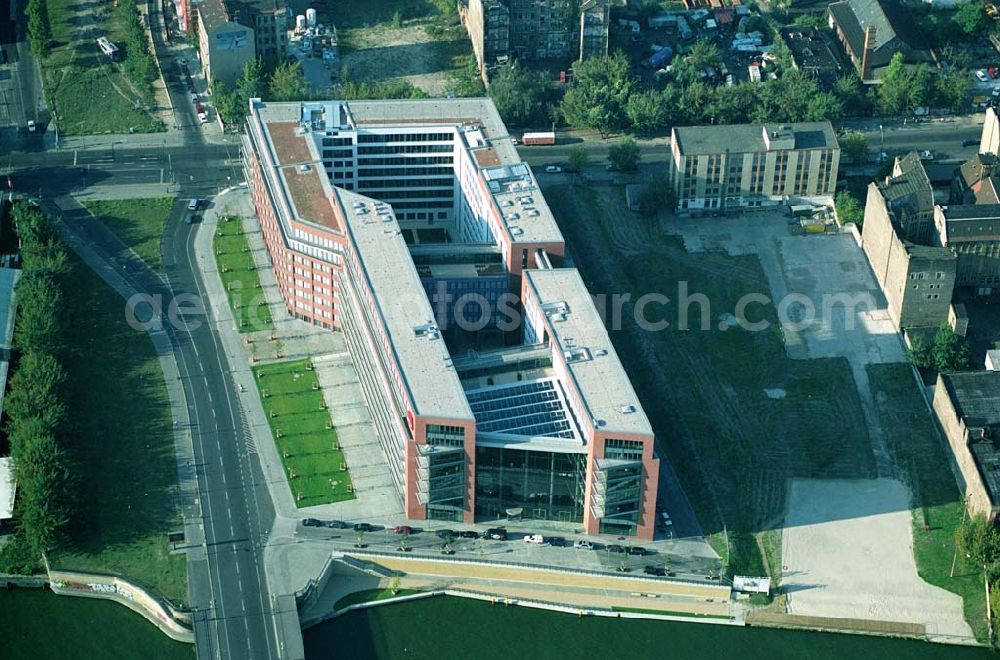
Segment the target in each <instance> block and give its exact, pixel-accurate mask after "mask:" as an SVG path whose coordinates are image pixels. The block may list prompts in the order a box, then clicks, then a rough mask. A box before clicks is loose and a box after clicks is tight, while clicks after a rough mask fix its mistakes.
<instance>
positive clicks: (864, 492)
mask: <svg viewBox="0 0 1000 660" xmlns="http://www.w3.org/2000/svg"><path fill="white" fill-rule="evenodd" d="M782 536H783V539H782V550H783V552H782V558H783V559H782V563H783V566H782V584H783V585H784V590H785V593H786V594H787V609H788V612H789V613H791V614H801V615H807V616H820V617H836V618H856V619H871V620H882V621H901V622H908V623H919V624H923V625H925V626H926V630H927V635H928V636H929V637H931V638H932V639H936V640H938V641H951V642H961V641H972V640H973V635H972V629H971V628H969V625H968V624H967V623H966V622H965V619H964V617H963V614H962V599H961V598H960V597H959V596H957V595H955V594H953V593H950V592H948V591H945V590H944V589H940V588H938V587H934V586H931V585H929V584H927V583H926V582H924V581H923V580H921V579H920V577H919V576H918V575H917V566H916V563H915V562H914V558H913V551H912V547H913V529H912V524H911V517H910V493H909V490H908V489H907V488H906V487H905V486H904V485H903V484H901V483H900V482H898V481H894V480H890V479H869V480H861V481H847V480H813V479H809V480H804V479H796V480H794V481H792V484H791V488H790V490H789V496H788V515H787V517H786V519H785V529H784V532H783V535H782Z"/></svg>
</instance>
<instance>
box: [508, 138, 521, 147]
mask: <svg viewBox="0 0 1000 660" xmlns="http://www.w3.org/2000/svg"><path fill="white" fill-rule="evenodd" d="M510 143H511V144H513V145H514V146H515V147H516V146H517V145H519V144H521V142H520V141H519V140H518V139H517V138H511V139H510Z"/></svg>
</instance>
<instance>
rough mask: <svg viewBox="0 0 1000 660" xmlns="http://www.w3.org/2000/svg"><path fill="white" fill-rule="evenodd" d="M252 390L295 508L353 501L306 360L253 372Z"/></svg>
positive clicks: (340, 454) (342, 461)
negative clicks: (254, 383) (254, 387)
mask: <svg viewBox="0 0 1000 660" xmlns="http://www.w3.org/2000/svg"><path fill="white" fill-rule="evenodd" d="M254 372H255V374H256V375H257V389H258V391H259V393H260V399H261V402H262V403H263V404H264V412H265V413H266V414H267V416H268V421H269V422H270V425H271V432H272V433H273V434H274V441H275V443H276V444H277V446H278V453H279V454H280V455H281V461H282V464H283V465H284V467H285V475H286V476H287V477H288V484H289V487H290V488H291V490H292V495H293V496H294V497H295V501H296V503H297V504H298V506H299V507H307V506H315V505H317V504H329V503H331V502H342V501H344V500H352V499H354V497H355V496H354V487H353V485H352V484H351V475H350V473H349V472H348V470H347V461H346V459H345V458H344V454H343V452H342V451H341V450H340V445H339V442H338V440H337V432H336V431H335V430H334V429H333V425H332V423H331V421H330V413H329V411H327V409H326V404H325V402H324V400H323V392H322V390H320V389H319V384H318V383H317V379H316V373H315V372H314V371H313V368H312V363H311V362H310V361H309V360H293V361H287V362H275V363H272V364H267V365H263V366H259V367H255V368H254Z"/></svg>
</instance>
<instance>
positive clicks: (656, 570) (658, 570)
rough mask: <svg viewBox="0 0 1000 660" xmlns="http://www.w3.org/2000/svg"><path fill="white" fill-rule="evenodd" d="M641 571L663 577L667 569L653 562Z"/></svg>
mask: <svg viewBox="0 0 1000 660" xmlns="http://www.w3.org/2000/svg"><path fill="white" fill-rule="evenodd" d="M642 572H643V573H645V574H646V575H656V576H658V577H665V576H666V574H667V569H666V568H664V567H663V566H654V565H653V564H649V565H648V566H645V567H644V568H643V569H642Z"/></svg>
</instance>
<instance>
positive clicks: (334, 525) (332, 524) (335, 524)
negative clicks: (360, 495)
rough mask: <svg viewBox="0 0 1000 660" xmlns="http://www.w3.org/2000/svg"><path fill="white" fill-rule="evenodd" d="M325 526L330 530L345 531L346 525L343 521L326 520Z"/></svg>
mask: <svg viewBox="0 0 1000 660" xmlns="http://www.w3.org/2000/svg"><path fill="white" fill-rule="evenodd" d="M326 526H327V527H329V528H330V529H346V528H347V523H345V522H344V521H343V520H327V521H326Z"/></svg>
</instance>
